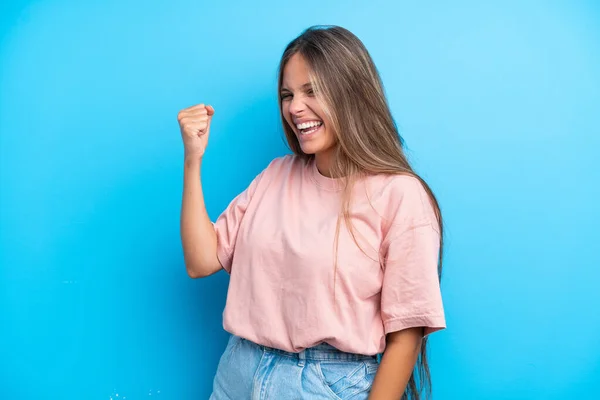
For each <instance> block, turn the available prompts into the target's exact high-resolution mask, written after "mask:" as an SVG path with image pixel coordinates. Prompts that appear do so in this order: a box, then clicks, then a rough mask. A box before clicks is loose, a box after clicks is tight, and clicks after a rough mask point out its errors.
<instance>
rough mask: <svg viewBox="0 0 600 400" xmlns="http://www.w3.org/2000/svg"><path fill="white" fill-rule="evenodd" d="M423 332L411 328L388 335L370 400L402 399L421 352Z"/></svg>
mask: <svg viewBox="0 0 600 400" xmlns="http://www.w3.org/2000/svg"><path fill="white" fill-rule="evenodd" d="M422 332H423V330H422V328H411V329H406V330H404V331H401V332H394V333H392V334H390V335H388V338H387V345H386V348H385V352H384V353H383V357H382V359H381V363H380V365H379V368H378V370H377V375H375V381H374V382H373V387H372V388H371V393H370V395H369V400H392V399H398V400H400V399H401V398H402V394H403V393H404V391H405V389H406V385H407V384H408V381H409V379H410V377H411V374H412V372H413V369H414V367H415V363H416V362H417V358H418V356H419V352H420V350H421V340H422Z"/></svg>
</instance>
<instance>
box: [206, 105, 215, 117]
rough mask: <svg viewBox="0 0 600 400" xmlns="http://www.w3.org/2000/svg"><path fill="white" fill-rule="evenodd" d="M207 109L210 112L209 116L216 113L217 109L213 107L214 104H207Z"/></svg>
mask: <svg viewBox="0 0 600 400" xmlns="http://www.w3.org/2000/svg"><path fill="white" fill-rule="evenodd" d="M206 111H207V112H208V116H209V117H212V116H213V115H215V109H214V108H213V106H206Z"/></svg>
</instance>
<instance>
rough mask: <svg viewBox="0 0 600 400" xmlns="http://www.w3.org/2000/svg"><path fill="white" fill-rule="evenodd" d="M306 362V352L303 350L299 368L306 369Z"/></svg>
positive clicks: (299, 358) (299, 355)
mask: <svg viewBox="0 0 600 400" xmlns="http://www.w3.org/2000/svg"><path fill="white" fill-rule="evenodd" d="M304 361H306V352H305V351H304V350H302V351H301V352H300V353H298V366H299V367H304Z"/></svg>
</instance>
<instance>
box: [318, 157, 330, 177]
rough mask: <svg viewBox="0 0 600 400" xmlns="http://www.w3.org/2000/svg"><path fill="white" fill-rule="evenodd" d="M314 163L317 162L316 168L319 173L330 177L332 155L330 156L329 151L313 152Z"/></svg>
mask: <svg viewBox="0 0 600 400" xmlns="http://www.w3.org/2000/svg"><path fill="white" fill-rule="evenodd" d="M315 163H316V164H317V169H318V170H319V173H320V174H321V175H323V176H326V177H328V178H331V165H332V163H333V157H331V154H330V152H325V153H317V154H315Z"/></svg>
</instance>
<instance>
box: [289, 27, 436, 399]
mask: <svg viewBox="0 0 600 400" xmlns="http://www.w3.org/2000/svg"><path fill="white" fill-rule="evenodd" d="M295 54H300V55H301V56H302V57H303V58H304V60H305V61H306V63H307V64H308V65H309V68H310V79H311V83H312V85H313V88H314V89H315V93H316V96H317V99H318V101H319V102H320V103H321V104H322V106H323V110H324V113H325V114H326V117H327V119H328V120H329V121H330V125H329V126H328V129H331V131H332V132H333V134H334V135H335V138H336V148H335V153H334V156H333V160H332V166H331V170H330V173H331V175H332V176H333V177H335V178H340V179H342V182H343V183H344V192H343V196H342V205H341V210H340V218H338V224H337V228H336V232H337V233H336V238H335V243H336V245H335V247H336V260H337V242H338V237H339V230H340V225H341V220H342V218H343V221H344V222H345V225H346V226H347V228H348V229H349V231H350V234H351V235H352V237H353V239H354V241H355V242H356V244H357V245H358V241H357V239H356V234H355V232H354V228H353V227H352V223H351V221H350V213H349V210H350V204H351V200H352V198H351V193H352V189H353V187H354V185H355V183H356V182H357V180H358V179H360V178H361V177H364V176H367V175H372V174H402V175H409V176H412V177H415V178H417V179H418V180H419V181H420V182H421V184H422V185H423V187H424V188H425V190H426V192H427V194H428V196H429V198H430V200H431V204H432V206H433V208H434V211H435V214H436V218H437V222H438V225H439V232H440V247H439V259H438V278H439V279H440V280H441V272H442V253H443V252H442V248H443V224H442V215H441V212H440V208H439V205H438V202H437V200H436V198H435V196H434V194H433V192H432V190H431V189H430V187H429V186H428V185H427V183H426V182H425V181H424V180H423V179H422V178H421V177H419V176H418V175H417V174H416V173H415V171H414V170H413V169H412V168H411V166H410V164H409V162H408V160H407V158H406V155H405V154H404V150H403V147H404V142H403V140H402V138H401V137H400V135H399V133H398V129H397V126H396V124H395V122H394V119H393V117H392V114H391V112H390V109H389V106H388V103H387V99H386V96H385V93H384V89H383V84H382V82H381V78H380V76H379V73H378V71H377V68H376V67H375V64H374V63H373V60H372V59H371V56H370V54H369V52H368V51H367V49H366V48H365V46H364V45H363V43H362V42H361V41H360V39H358V38H357V37H356V36H355V35H354V34H353V33H351V32H350V31H348V30H347V29H344V28H342V27H339V26H313V27H310V28H308V29H307V30H305V31H304V32H302V34H301V35H300V36H298V37H297V38H296V39H294V40H293V41H291V42H290V43H289V44H288V46H287V47H286V49H285V51H284V53H283V55H282V58H281V62H280V65H279V84H278V92H279V93H280V92H281V87H282V83H283V71H284V68H285V65H286V64H287V62H288V61H289V60H290V59H291V58H292V56H293V55H295ZM280 113H281V119H282V123H283V129H284V132H285V136H286V138H287V142H288V145H289V147H290V149H291V150H292V151H293V152H294V153H295V154H296V155H298V156H300V157H303V158H305V159H306V160H309V159H311V158H312V157H314V155H308V154H305V153H303V152H302V149H301V148H300V144H299V142H298V139H297V137H296V135H295V133H294V132H293V130H292V128H291V127H290V126H289V125H288V124H287V123H286V122H285V117H284V115H283V110H282V109H281V102H280ZM359 247H360V245H359ZM336 268H337V261H336ZM334 276H335V274H334ZM334 279H335V278H334ZM334 287H335V282H334ZM426 357H427V338H424V339H423V342H422V345H421V353H420V356H419V359H418V360H417V365H416V367H415V369H414V371H413V374H412V376H411V379H410V381H409V383H408V385H407V388H406V391H405V393H404V395H403V397H402V398H403V399H414V400H420V399H422V397H421V392H422V391H425V394H426V395H429V394H430V393H431V377H430V373H429V367H428V363H427V358H426ZM417 382H418V383H417Z"/></svg>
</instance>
